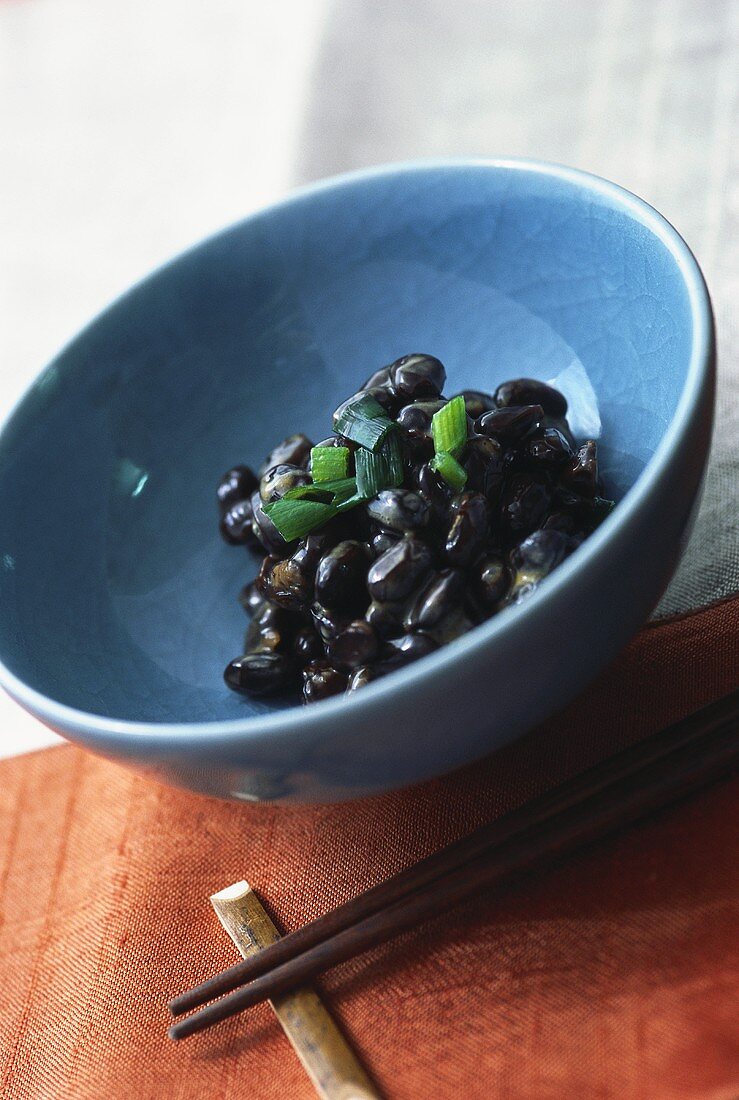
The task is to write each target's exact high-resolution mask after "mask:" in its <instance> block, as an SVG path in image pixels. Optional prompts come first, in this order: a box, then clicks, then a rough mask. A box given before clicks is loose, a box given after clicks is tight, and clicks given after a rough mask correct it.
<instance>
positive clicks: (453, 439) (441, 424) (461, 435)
mask: <svg viewBox="0 0 739 1100" xmlns="http://www.w3.org/2000/svg"><path fill="white" fill-rule="evenodd" d="M431 434H432V436H433V438H434V450H435V451H436V452H437V453H440V452H442V451H444V452H446V453H447V454H450V455H452V456H456V455H458V454H459V452H460V451H461V450H462V447H464V445H465V443H466V442H467V410H466V409H465V405H464V397H462V394H461V393H460V394H458V395H457V396H456V397H453V398H452V400H451V401H447V403H446V405H444V406H443V407H442V408H440V409H439V411H438V412H435V413H434V415H433V419H432V420H431Z"/></svg>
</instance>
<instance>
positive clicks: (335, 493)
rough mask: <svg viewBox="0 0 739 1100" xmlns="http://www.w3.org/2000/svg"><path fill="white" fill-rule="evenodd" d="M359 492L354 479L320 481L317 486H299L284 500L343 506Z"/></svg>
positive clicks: (285, 496)
mask: <svg viewBox="0 0 739 1100" xmlns="http://www.w3.org/2000/svg"><path fill="white" fill-rule="evenodd" d="M356 491H357V481H356V478H353V477H341V478H332V479H331V480H330V481H320V482H319V483H318V484H317V485H315V484H313V485H298V486H297V487H296V488H295V489H290V491H289V492H287V493H285V495H284V497H283V498H282V499H283V500H317V501H320V502H322V503H327V504H334V505H338V504H343V503H344V501H346V500H348V499H349V497H353V496H354V494H355V493H356Z"/></svg>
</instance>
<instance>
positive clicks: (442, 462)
mask: <svg viewBox="0 0 739 1100" xmlns="http://www.w3.org/2000/svg"><path fill="white" fill-rule="evenodd" d="M429 465H430V466H431V469H432V470H436V472H437V474H439V476H440V477H443V478H444V481H445V482H446V483H447V485H451V487H452V489H463V488H464V486H465V483H466V481H467V471H466V470H465V468H464V466H460V464H459V463H458V462H457V460H456V458H455V457H454V455H450V454H449V452H448V451H437V452H436V454H435V455H434V457H433V458H432V459H431V462H430V463H429Z"/></svg>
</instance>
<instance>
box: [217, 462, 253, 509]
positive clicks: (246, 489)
mask: <svg viewBox="0 0 739 1100" xmlns="http://www.w3.org/2000/svg"><path fill="white" fill-rule="evenodd" d="M258 484H259V479H258V478H257V475H256V474H255V473H254V471H253V470H251V469H250V468H249V467H248V466H234V467H233V468H232V469H231V470H227V471H226V473H225V474H224V475H223V477H222V478H221V480H220V481H219V483H218V488H217V490H216V495H217V497H218V504H219V506H220V508H221V510H222V511H225V510H226V509H227V508H230V507H231V505H232V504H236V503H237V502H238V501H240V500H248V499H249V498H250V496H251V495H252V493H253V492H254V490H255V489H256V487H257V486H258Z"/></svg>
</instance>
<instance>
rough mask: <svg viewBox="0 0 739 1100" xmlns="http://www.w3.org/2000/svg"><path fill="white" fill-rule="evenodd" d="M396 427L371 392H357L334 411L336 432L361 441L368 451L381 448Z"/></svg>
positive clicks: (355, 440)
mask: <svg viewBox="0 0 739 1100" xmlns="http://www.w3.org/2000/svg"><path fill="white" fill-rule="evenodd" d="M394 427H395V424H394V422H393V421H392V420H391V419H390V417H389V416H388V415H387V413H386V412H385V410H384V409H383V407H382V405H380V404H379V403H378V402H377V401H375V399H374V397H373V396H372V394H370V393H363V392H361V393H355V394H354V396H353V397H350V398H349V400H348V401H345V402H344V403H343V405H339V407H338V409H337V410H336V412H335V413H334V431H335V432H336V434H337V435H343V436H344V437H345V438H346V439H351V440H353V442H354V443H359V445H360V446H362V447H366V448H367V450H368V451H377V450H379V448H380V447H381V446H382V444H383V442H384V440H385V437H386V436H387V434H388V432H389V431H391V430H392V429H393V428H394Z"/></svg>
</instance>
